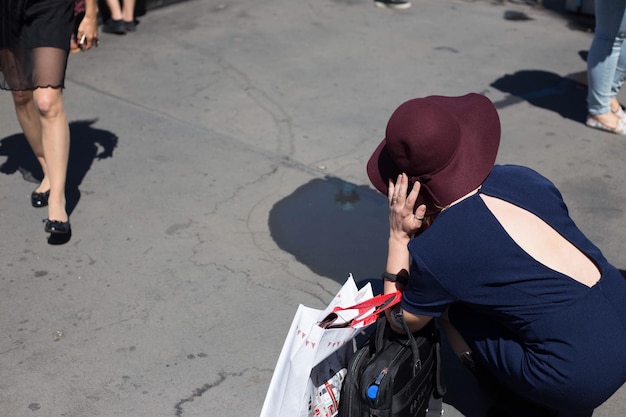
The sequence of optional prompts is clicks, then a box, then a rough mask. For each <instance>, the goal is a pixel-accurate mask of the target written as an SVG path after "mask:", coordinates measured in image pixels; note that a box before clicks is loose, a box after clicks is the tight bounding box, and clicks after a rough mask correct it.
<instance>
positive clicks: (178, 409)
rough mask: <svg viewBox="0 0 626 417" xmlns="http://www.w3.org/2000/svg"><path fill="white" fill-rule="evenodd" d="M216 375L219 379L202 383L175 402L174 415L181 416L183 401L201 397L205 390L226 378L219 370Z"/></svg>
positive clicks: (186, 401) (187, 401)
mask: <svg viewBox="0 0 626 417" xmlns="http://www.w3.org/2000/svg"><path fill="white" fill-rule="evenodd" d="M218 375H219V379H218V380H217V381H216V382H214V383H212V384H204V385H203V386H201V387H200V388H196V389H195V390H193V393H192V394H191V396H189V397H187V398H183V399H182V400H180V401H179V402H178V403H176V405H175V406H174V409H175V410H176V417H182V415H183V412H184V410H183V405H185V403H190V402H193V400H194V399H196V398H198V397H202V395H203V394H204V393H205V392H207V391H208V390H210V389H211V388H213V387H216V386H218V385H219V384H221V383H222V382H224V381H225V380H226V375H224V374H223V373H221V372H220V373H219V374H218Z"/></svg>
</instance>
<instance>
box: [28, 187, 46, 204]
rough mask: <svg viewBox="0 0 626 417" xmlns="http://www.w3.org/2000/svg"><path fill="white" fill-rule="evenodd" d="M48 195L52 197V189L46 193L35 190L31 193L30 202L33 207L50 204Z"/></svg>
mask: <svg viewBox="0 0 626 417" xmlns="http://www.w3.org/2000/svg"><path fill="white" fill-rule="evenodd" d="M48 197H50V190H48V191H46V192H45V193H38V192H36V191H33V192H32V193H31V194H30V203H31V204H32V205H33V207H46V206H47V205H48Z"/></svg>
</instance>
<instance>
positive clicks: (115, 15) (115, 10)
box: [106, 0, 134, 20]
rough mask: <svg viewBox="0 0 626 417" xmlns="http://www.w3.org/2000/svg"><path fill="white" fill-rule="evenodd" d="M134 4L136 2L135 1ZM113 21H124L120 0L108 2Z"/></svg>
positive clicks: (109, 0)
mask: <svg viewBox="0 0 626 417" xmlns="http://www.w3.org/2000/svg"><path fill="white" fill-rule="evenodd" d="M133 2H134V1H133ZM106 3H107V7H108V8H109V11H110V12H111V19H112V20H122V8H121V6H120V1H119V0H106Z"/></svg>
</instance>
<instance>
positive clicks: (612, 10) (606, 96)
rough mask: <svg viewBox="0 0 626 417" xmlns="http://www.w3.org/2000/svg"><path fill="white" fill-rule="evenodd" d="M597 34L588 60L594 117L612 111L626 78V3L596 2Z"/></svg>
mask: <svg viewBox="0 0 626 417" xmlns="http://www.w3.org/2000/svg"><path fill="white" fill-rule="evenodd" d="M595 13H596V31H595V35H594V37H593V41H592V42H591V47H590V48H589V55H588V57H587V78H588V83H589V90H588V93H587V107H588V111H589V113H590V114H593V115H598V114H604V113H609V112H610V111H611V108H610V105H609V100H610V99H611V98H613V97H616V96H617V94H618V93H619V90H620V88H621V87H622V85H623V84H624V78H625V77H626V44H625V42H624V39H625V38H626V0H596V2H595Z"/></svg>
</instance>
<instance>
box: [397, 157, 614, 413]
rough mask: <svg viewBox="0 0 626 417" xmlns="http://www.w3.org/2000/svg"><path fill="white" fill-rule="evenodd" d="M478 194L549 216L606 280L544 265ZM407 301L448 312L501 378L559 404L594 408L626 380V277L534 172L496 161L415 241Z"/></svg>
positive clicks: (412, 308) (422, 310)
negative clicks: (588, 280)
mask: <svg viewBox="0 0 626 417" xmlns="http://www.w3.org/2000/svg"><path fill="white" fill-rule="evenodd" d="M480 193H482V194H485V195H489V196H492V197H496V198H499V199H502V200H505V201H508V202H510V203H512V204H515V205H517V206H519V207H521V208H523V209H525V210H527V211H529V212H531V213H533V214H535V215H536V216H538V217H539V218H540V219H542V220H543V221H545V222H546V223H547V224H548V225H550V226H551V227H552V228H553V229H555V230H556V231H557V232H559V233H560V234H561V235H562V236H563V237H564V238H566V239H567V240H568V241H569V242H571V243H572V244H573V245H574V246H576V247H577V248H578V249H580V250H581V251H582V252H583V253H584V254H586V255H587V256H588V257H589V258H590V259H591V260H592V261H593V262H594V263H595V265H596V266H597V267H598V269H599V270H600V272H601V278H600V280H599V281H598V283H597V284H595V285H594V286H592V287H588V286H586V285H584V284H582V283H580V282H578V281H576V280H574V279H572V278H570V277H568V276H566V275H563V274H561V273H559V272H557V271H554V270H552V269H550V268H548V267H547V266H545V265H543V264H541V263H539V262H538V261H536V260H535V259H534V258H532V257H531V256H530V255H528V254H527V253H526V252H525V251H524V250H523V249H521V248H520V247H519V246H518V245H517V244H516V243H515V241H514V240H513V239H512V238H511V237H510V236H509V235H508V234H507V233H506V231H505V230H504V229H503V227H502V226H501V225H500V223H499V222H498V221H497V219H496V218H495V217H494V216H493V214H492V213H491V211H489V209H488V208H487V206H486V205H485V203H484V202H483V200H482V198H480ZM409 250H410V253H411V257H412V264H411V279H410V280H409V284H408V285H407V288H406V290H405V292H404V299H403V302H402V307H403V308H404V309H405V310H407V311H409V312H411V313H415V314H421V315H428V316H434V317H438V316H440V315H441V314H442V313H443V311H444V310H445V309H446V308H447V307H448V306H451V307H450V310H449V315H450V320H451V321H452V323H453V324H454V325H455V327H457V329H458V330H459V331H460V333H461V334H462V335H463V337H464V338H465V339H466V341H467V342H468V344H469V345H470V347H471V348H472V350H473V352H474V355H475V357H476V359H477V360H479V361H480V362H481V363H482V364H483V365H484V366H486V367H487V368H488V369H489V370H490V371H491V372H492V373H493V374H494V375H495V376H496V377H497V378H498V380H499V381H500V382H501V383H502V384H504V385H505V386H507V387H508V388H509V389H511V390H513V391H515V392H517V393H518V394H520V395H522V396H525V397H526V398H528V399H530V400H532V401H535V402H537V403H539V404H543V405H545V406H547V407H550V408H554V409H559V410H592V409H594V408H596V407H597V406H598V405H600V404H601V403H603V402H604V401H605V400H607V399H608V398H609V397H610V396H611V395H612V394H613V393H614V392H615V391H616V390H617V389H619V387H620V386H622V384H624V382H626V280H625V279H624V278H623V277H622V275H621V273H620V272H619V271H618V270H617V269H616V268H614V267H613V266H611V265H610V264H609V263H608V261H607V260H606V259H605V258H604V256H603V255H602V253H601V252H600V250H599V249H598V248H597V247H596V246H594V245H593V244H592V243H591V242H590V241H589V240H588V239H587V238H586V237H585V236H584V235H583V234H582V232H581V231H580V230H579V229H578V228H577V227H576V225H575V224H574V222H573V221H572V220H571V218H570V217H569V214H568V211H567V207H566V206H565V203H564V202H563V199H562V197H561V194H560V193H559V191H558V190H557V189H556V188H555V187H554V185H553V184H552V183H551V182H549V181H548V180H547V179H545V178H544V177H542V176H541V175H539V174H538V173H536V172H535V171H533V170H531V169H529V168H525V167H520V166H511V165H506V166H495V167H494V168H493V170H492V172H491V173H490V175H489V177H488V178H487V179H486V180H485V181H484V183H483V185H482V187H481V189H480V191H479V193H477V194H474V195H472V196H470V197H469V198H466V199H465V200H462V201H461V202H459V203H457V204H455V205H453V206H452V207H450V208H449V209H447V210H444V211H443V212H442V213H440V214H439V216H438V217H437V218H436V219H435V221H434V222H433V224H432V225H431V227H430V228H429V229H427V230H426V231H424V233H422V234H421V235H419V236H417V237H416V238H414V239H412V240H411V242H410V243H409Z"/></svg>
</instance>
